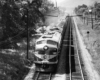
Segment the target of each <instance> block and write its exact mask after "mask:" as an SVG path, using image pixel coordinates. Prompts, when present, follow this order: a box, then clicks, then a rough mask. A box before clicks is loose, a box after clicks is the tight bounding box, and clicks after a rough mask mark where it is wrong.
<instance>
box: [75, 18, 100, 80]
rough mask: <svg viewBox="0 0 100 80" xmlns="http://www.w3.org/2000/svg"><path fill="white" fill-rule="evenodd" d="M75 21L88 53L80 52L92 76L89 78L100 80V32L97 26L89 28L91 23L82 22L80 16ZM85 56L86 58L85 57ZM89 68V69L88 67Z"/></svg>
mask: <svg viewBox="0 0 100 80" xmlns="http://www.w3.org/2000/svg"><path fill="white" fill-rule="evenodd" d="M75 21H76V23H77V26H78V29H79V31H80V34H81V36H82V40H83V42H84V45H85V49H86V50H87V52H88V53H85V52H84V51H83V52H84V54H85V55H84V54H82V55H83V56H84V61H85V63H86V65H87V66H86V67H87V69H88V71H89V72H91V73H90V75H89V76H90V77H92V78H91V79H90V80H100V78H99V76H100V64H99V62H100V59H99V57H100V54H99V52H100V47H99V43H100V38H99V37H100V32H99V30H100V29H99V26H95V25H94V29H92V28H91V23H89V24H88V25H87V24H86V23H83V21H82V20H81V19H80V18H78V17H77V18H75ZM86 58H87V59H86ZM90 68H91V69H90ZM91 75H92V76H91Z"/></svg>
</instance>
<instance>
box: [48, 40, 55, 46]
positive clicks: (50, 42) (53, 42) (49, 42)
mask: <svg viewBox="0 0 100 80" xmlns="http://www.w3.org/2000/svg"><path fill="white" fill-rule="evenodd" d="M47 43H48V44H52V45H57V42H55V41H51V40H48V41H47Z"/></svg>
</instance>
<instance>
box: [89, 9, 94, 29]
mask: <svg viewBox="0 0 100 80" xmlns="http://www.w3.org/2000/svg"><path fill="white" fill-rule="evenodd" d="M89 13H90V15H91V24H92V29H93V17H92V10H91V9H90V10H89Z"/></svg>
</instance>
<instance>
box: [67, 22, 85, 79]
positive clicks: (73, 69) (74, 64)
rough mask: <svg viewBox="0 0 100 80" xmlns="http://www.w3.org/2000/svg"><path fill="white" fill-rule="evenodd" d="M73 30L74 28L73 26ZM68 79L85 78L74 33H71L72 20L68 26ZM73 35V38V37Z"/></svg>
mask: <svg viewBox="0 0 100 80" xmlns="http://www.w3.org/2000/svg"><path fill="white" fill-rule="evenodd" d="M74 30H75V28H74ZM69 33H70V34H69V70H70V71H69V79H68V80H85V77H84V72H83V65H84V64H83V63H81V57H80V55H79V52H78V51H79V49H78V42H77V38H76V37H75V36H76V35H74V34H73V25H72V21H71V24H70V28H69ZM73 37H74V38H73Z"/></svg>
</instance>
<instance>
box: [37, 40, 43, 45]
mask: <svg viewBox="0 0 100 80" xmlns="http://www.w3.org/2000/svg"><path fill="white" fill-rule="evenodd" d="M43 43H45V41H44V40H42V41H38V42H37V44H43Z"/></svg>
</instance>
